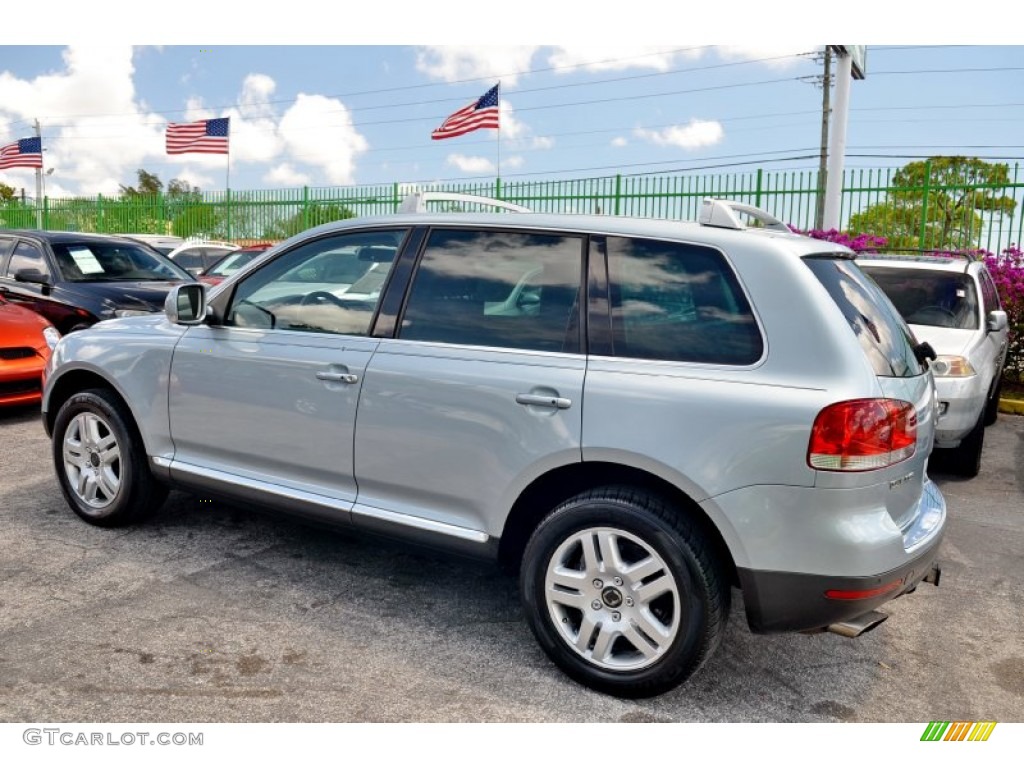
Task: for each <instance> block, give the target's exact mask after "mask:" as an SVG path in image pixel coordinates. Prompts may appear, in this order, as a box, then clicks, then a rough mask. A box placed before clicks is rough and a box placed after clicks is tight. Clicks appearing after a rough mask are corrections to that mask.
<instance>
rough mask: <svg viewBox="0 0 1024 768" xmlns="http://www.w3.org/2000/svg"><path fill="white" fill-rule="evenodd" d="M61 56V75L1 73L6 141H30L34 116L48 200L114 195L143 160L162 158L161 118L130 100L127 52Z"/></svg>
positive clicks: (112, 49)
mask: <svg viewBox="0 0 1024 768" xmlns="http://www.w3.org/2000/svg"><path fill="white" fill-rule="evenodd" d="M62 55H63V60H64V68H63V69H62V70H60V71H57V72H50V73H47V74H45V75H40V76H39V77H36V78H33V79H26V80H22V79H19V78H17V77H15V76H14V75H12V74H11V73H10V72H6V71H5V72H0V120H2V121H3V122H4V123H6V124H7V136H6V137H5V138H10V139H11V140H13V139H18V138H24V137H25V136H30V135H31V134H32V133H33V131H34V129H33V128H32V124H31V121H32V119H33V118H35V117H37V116H38V117H39V120H40V123H41V125H42V133H43V152H44V155H43V158H44V163H45V165H46V167H48V168H54V169H56V170H55V175H54V177H52V178H53V182H52V183H51V184H50V185H48V190H47V192H48V194H49V192H50V190H57V189H61V190H75V189H77V191H87V192H88V193H89V194H95V193H97V192H99V193H100V194H108V195H109V194H116V193H117V191H118V189H119V185H120V184H121V183H122V182H124V181H126V180H129V179H132V178H134V171H135V169H136V168H140V167H142V166H143V165H144V163H145V161H146V159H147V158H150V157H152V156H153V155H156V154H158V153H159V154H161V155H162V154H163V126H164V118H163V117H162V116H160V115H157V114H153V113H150V112H147V111H146V109H145V108H144V107H143V106H142V105H141V103H139V101H138V100H137V97H136V93H135V85H134V82H133V75H134V72H135V67H134V64H133V60H132V57H133V51H132V48H131V47H130V46H113V45H104V46H102V47H100V46H96V47H78V46H72V47H69V48H67V49H65V50H64V52H63V54H62ZM33 187H34V184H33Z"/></svg>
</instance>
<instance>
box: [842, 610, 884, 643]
mask: <svg viewBox="0 0 1024 768" xmlns="http://www.w3.org/2000/svg"><path fill="white" fill-rule="evenodd" d="M888 618H889V614H887V613H882V612H881V611H868V612H867V613H865V614H863V615H861V616H857V617H856V618H853V619H849V620H847V621H840V622H836V623H835V624H829V625H828V631H829V632H835V633H836V634H837V635H842V636H843V637H860V636H861V635H863V634H864V633H865V632H870V631H871V630H872V629H874V628H875V627H877V626H878V625H879V624H881V623H882V622H883V621H885V620H886V619H888Z"/></svg>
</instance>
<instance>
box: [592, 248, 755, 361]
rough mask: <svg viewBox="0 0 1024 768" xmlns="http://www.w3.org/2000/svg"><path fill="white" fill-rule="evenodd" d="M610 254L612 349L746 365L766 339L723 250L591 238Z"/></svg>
mask: <svg viewBox="0 0 1024 768" xmlns="http://www.w3.org/2000/svg"><path fill="white" fill-rule="evenodd" d="M594 248H595V249H596V250H597V251H598V253H597V254H595V255H596V256H597V257H598V258H599V257H600V255H599V252H600V250H601V249H604V250H606V252H607V257H608V286H609V299H610V306H611V320H612V323H611V331H612V333H611V335H612V339H611V346H612V349H611V354H613V355H614V356H616V357H632V358H644V359H649V360H671V361H681V362H693V363H717V364H723V365H750V364H752V363H755V362H757V361H758V360H759V359H760V358H761V354H762V352H763V350H764V344H763V341H762V339H761V332H760V330H759V329H758V327H757V322H756V321H755V320H754V313H753V312H752V311H751V308H750V304H749V303H748V302H747V299H746V296H745V295H744V294H743V291H742V289H741V288H740V285H739V282H738V281H737V279H736V276H735V275H734V274H733V271H732V269H731V268H730V267H729V265H728V263H727V262H726V260H725V257H724V256H723V255H722V253H721V252H720V251H717V250H714V249H712V248H707V247H704V246H698V245H688V244H684V243H671V242H663V241H659V240H647V239H638V238H625V237H608V238H605V239H604V240H600V239H598V240H595V241H594Z"/></svg>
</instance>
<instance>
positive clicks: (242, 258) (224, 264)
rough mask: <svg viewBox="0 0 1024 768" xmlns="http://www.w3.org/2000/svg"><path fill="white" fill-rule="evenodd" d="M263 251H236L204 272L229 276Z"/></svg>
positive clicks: (215, 275) (218, 275) (216, 275)
mask: <svg viewBox="0 0 1024 768" xmlns="http://www.w3.org/2000/svg"><path fill="white" fill-rule="evenodd" d="M261 253H263V251H235V252H234V253H232V254H231V255H230V256H225V257H224V258H223V259H221V260H220V261H218V262H217V263H216V264H214V265H213V266H212V267H210V268H209V269H208V270H206V272H205V273H204V274H206V275H212V276H214V277H228V276H229V275H233V274H235V272H237V271H238V270H240V269H241V268H242V267H244V266H245V265H246V264H248V263H249V262H250V261H252V260H253V259H255V258H256V257H257V256H259V255H260V254H261Z"/></svg>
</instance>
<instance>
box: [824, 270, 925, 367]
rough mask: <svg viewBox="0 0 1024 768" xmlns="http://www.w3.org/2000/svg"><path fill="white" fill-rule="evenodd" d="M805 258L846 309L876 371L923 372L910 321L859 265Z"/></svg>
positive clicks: (842, 308)
mask: <svg viewBox="0 0 1024 768" xmlns="http://www.w3.org/2000/svg"><path fill="white" fill-rule="evenodd" d="M804 261H805V263H806V264H807V266H808V267H810V269H811V271H812V272H813V273H814V274H815V276H816V277H817V278H818V280H820V281H821V284H822V285H824V286H825V290H827V291H828V292H829V295H830V296H831V297H832V300H833V301H835V303H836V305H837V306H838V307H839V309H840V310H841V311H842V313H843V316H844V317H845V318H846V321H847V322H848V323H849V324H850V328H851V329H852V330H853V332H854V334H855V335H856V336H857V341H859V342H860V346H861V349H863V350H864V354H865V355H867V358H868V360H869V361H870V362H871V366H872V368H873V369H874V371H875V373H876V374H878V375H879V376H898V377H903V376H917V375H919V374H921V373H923V369H922V368H921V364H920V363H918V362H917V358H916V357H915V356H914V345H915V343H916V342H915V341H914V336H913V334H912V333H911V332H910V329H909V328H908V327H907V324H906V323H905V322H904V321H903V319H902V318H901V317H900V315H899V312H897V310H896V308H895V307H894V306H893V305H892V302H890V301H889V300H888V299H887V298H886V296H885V294H884V293H883V292H882V291H881V290H879V288H878V286H877V285H875V284H874V283H873V282H872V281H871V280H870V279H869V278H868V277H866V276H865V275H864V273H863V272H861V270H860V268H859V267H858V266H857V265H856V264H854V263H853V262H852V261H850V260H848V259H836V258H832V257H829V256H820V257H811V258H808V259H805V260H804Z"/></svg>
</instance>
